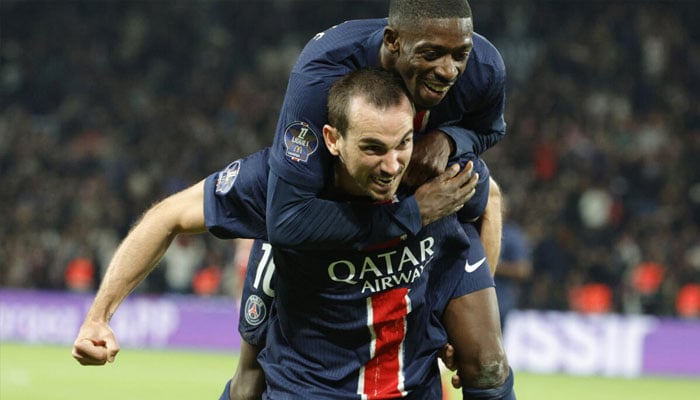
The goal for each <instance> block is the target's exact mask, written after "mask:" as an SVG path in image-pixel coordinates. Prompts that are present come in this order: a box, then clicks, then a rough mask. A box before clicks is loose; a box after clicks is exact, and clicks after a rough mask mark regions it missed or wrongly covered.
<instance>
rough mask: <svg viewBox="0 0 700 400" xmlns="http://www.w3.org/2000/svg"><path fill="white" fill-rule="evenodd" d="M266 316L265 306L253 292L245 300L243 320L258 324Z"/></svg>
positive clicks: (254, 324)
mask: <svg viewBox="0 0 700 400" xmlns="http://www.w3.org/2000/svg"><path fill="white" fill-rule="evenodd" d="M266 316H267V308H266V307H265V303H264V302H263V301H262V299H261V298H260V297H259V296H257V295H255V294H253V295H250V296H249V297H248V300H246V301H245V320H246V322H247V323H248V324H250V325H252V326H256V325H260V323H261V322H263V321H264V320H265V317H266Z"/></svg>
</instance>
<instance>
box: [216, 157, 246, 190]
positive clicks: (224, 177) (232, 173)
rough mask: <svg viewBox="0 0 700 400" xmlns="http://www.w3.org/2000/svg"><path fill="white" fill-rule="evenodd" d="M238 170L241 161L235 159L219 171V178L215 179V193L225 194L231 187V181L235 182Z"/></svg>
mask: <svg viewBox="0 0 700 400" xmlns="http://www.w3.org/2000/svg"><path fill="white" fill-rule="evenodd" d="M240 170H241V161H240V160H236V161H234V162H232V163H231V164H229V165H228V166H227V167H226V168H225V169H224V170H223V171H221V172H219V179H217V180H216V193H218V194H227V193H228V192H229V190H231V188H232V187H233V183H234V182H236V178H237V177H238V172H239V171H240Z"/></svg>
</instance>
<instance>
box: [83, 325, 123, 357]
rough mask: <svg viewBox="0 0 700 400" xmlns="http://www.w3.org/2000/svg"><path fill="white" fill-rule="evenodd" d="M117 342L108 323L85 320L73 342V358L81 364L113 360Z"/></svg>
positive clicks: (117, 347)
mask: <svg viewBox="0 0 700 400" xmlns="http://www.w3.org/2000/svg"><path fill="white" fill-rule="evenodd" d="M118 352H119V344H118V343H117V339H116V337H115V336H114V332H112V328H110V327H109V324H107V323H106V322H105V323H100V322H88V321H85V322H84V323H83V325H82V326H81V327H80V331H78V336H77V337H76V339H75V342H73V358H75V359H76V360H77V361H78V362H79V363H80V364H81V365H104V364H105V363H108V362H110V363H111V362H114V358H115V357H116V356H117V353H118Z"/></svg>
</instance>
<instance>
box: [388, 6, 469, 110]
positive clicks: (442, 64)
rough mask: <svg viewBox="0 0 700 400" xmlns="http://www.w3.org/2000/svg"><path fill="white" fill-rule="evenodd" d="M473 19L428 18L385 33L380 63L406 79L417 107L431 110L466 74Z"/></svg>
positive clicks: (392, 28)
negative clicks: (463, 74)
mask: <svg viewBox="0 0 700 400" xmlns="http://www.w3.org/2000/svg"><path fill="white" fill-rule="evenodd" d="M473 33H474V30H473V26H472V19H471V18H428V19H423V20H422V21H421V22H417V23H415V24H406V25H405V26H403V25H402V26H401V27H400V28H399V27H392V26H388V27H387V28H386V29H385V31H384V43H383V49H382V55H381V57H382V60H381V63H382V65H383V66H384V67H385V68H393V69H394V70H396V71H397V72H398V73H399V74H400V75H401V77H402V78H403V80H404V82H405V84H406V86H407V87H408V91H409V92H410V93H411V96H412V97H413V101H414V103H415V104H416V107H418V108H423V109H425V108H431V107H434V106H436V105H437V104H438V103H440V102H441V101H442V99H444V98H445V95H446V94H447V91H448V90H449V89H450V87H452V85H453V84H454V83H455V82H456V81H457V79H458V78H459V77H460V76H461V75H462V73H464V69H465V68H466V66H467V59H468V58H469V53H470V52H471V49H472V45H473V43H472V37H473Z"/></svg>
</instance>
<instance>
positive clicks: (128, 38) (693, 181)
mask: <svg viewBox="0 0 700 400" xmlns="http://www.w3.org/2000/svg"><path fill="white" fill-rule="evenodd" d="M471 3H472V9H473V12H474V15H475V18H474V20H475V30H476V31H477V32H479V33H481V34H484V35H485V36H486V37H488V38H489V39H491V40H492V41H493V42H494V44H495V45H496V46H497V47H498V48H499V49H500V50H501V53H502V54H503V57H504V60H505V62H506V65H507V68H508V101H507V108H506V119H507V122H508V123H509V129H508V132H509V134H508V136H507V137H506V138H505V139H504V140H503V141H502V143H500V144H499V145H498V146H496V147H495V148H493V149H491V150H489V152H488V153H487V154H486V155H485V157H484V158H485V159H486V160H487V161H488V163H489V166H490V168H491V171H492V173H493V175H494V177H495V178H497V180H498V181H499V183H500V184H501V186H502V187H503V190H504V192H505V193H506V194H507V196H508V198H509V205H510V213H509V218H510V219H512V220H513V221H516V222H517V223H519V224H520V225H521V226H522V228H523V230H524V232H525V233H526V235H527V238H528V241H529V242H530V243H531V245H532V250H533V251H532V263H533V267H534V273H533V275H532V277H531V279H530V280H529V281H528V282H527V283H526V284H524V285H523V287H522V297H521V303H520V308H521V309H523V310H534V311H533V312H538V313H539V314H527V313H523V314H519V316H520V317H521V318H531V319H530V320H527V321H530V323H536V324H538V325H537V326H542V324H543V323H544V324H546V323H550V322H551V321H552V319H551V318H550V317H549V316H550V315H552V314H547V313H548V312H550V311H556V312H559V313H560V314H556V315H558V317H552V318H559V317H561V318H564V319H566V318H568V317H567V316H570V315H576V316H582V315H583V314H582V313H585V312H591V311H604V312H609V313H612V314H605V315H615V316H620V318H631V321H647V320H645V319H642V320H638V319H635V318H645V317H650V318H654V321H670V322H671V323H680V324H682V325H679V326H681V327H682V328H681V330H682V332H681V333H679V334H678V335H676V336H675V337H676V338H682V339H683V340H681V341H684V342H683V343H682V346H685V347H682V348H680V350H678V351H677V353H676V354H680V353H681V352H682V350H683V349H686V348H687V349H692V348H697V347H698V346H699V345H698V343H699V342H700V335H698V334H697V332H698V330H697V323H698V322H697V317H698V315H699V313H700V311H699V310H700V299H698V297H699V296H700V295H699V294H698V292H699V291H700V289H698V288H699V287H700V286H698V285H700V232H699V230H700V160H699V159H698V157H697V154H700V98H699V97H700V95H699V93H700V26H699V25H698V24H697V15H699V14H698V13H699V12H700V4H698V3H697V2H694V1H663V2H662V1H611V2H602V1H600V2H598V1H594V2H590V1H588V2H582V1H573V0H572V1H564V0H561V1H553V0H552V1H536V0H518V1H472V2H471ZM386 11H387V6H386V2H384V1H312V0H304V1H301V0H300V1H292V0H277V1H272V0H265V1H257V2H255V1H213V0H212V1H208V0H197V1H176V2H167V1H36V0H3V1H2V2H0V12H1V13H0V90H1V93H2V96H1V97H0V187H2V191H0V217H1V218H2V224H0V286H1V287H2V289H0V291H2V294H3V296H4V297H2V298H0V300H2V301H4V302H3V303H0V307H1V308H0V312H1V313H0V318H2V322H3V324H2V325H3V326H4V327H3V329H2V330H0V332H1V333H2V336H0V339H1V340H2V341H3V343H8V342H11V341H17V340H19V341H22V339H18V338H17V337H16V336H13V335H14V334H16V333H17V332H14V331H12V329H11V328H9V327H10V325H11V323H10V322H11V318H14V317H10V316H11V315H15V314H13V310H12V309H11V306H10V305H9V304H10V302H9V300H7V299H9V297H8V296H10V295H12V294H13V293H21V294H26V293H30V294H37V296H40V295H39V294H38V293H39V292H34V291H39V290H41V291H49V292H48V293H52V294H53V293H56V291H60V292H61V293H70V294H81V293H82V294H85V295H86V296H89V294H90V293H91V292H92V291H93V290H94V288H95V287H96V285H97V283H98V282H99V279H100V277H101V274H102V272H103V270H104V268H105V267H106V263H107V261H108V260H109V258H110V256H111V254H112V252H113V251H114V249H115V247H116V245H117V244H118V242H119V240H120V239H121V238H122V237H123V236H124V235H125V234H126V232H127V231H128V229H129V227H130V226H131V224H133V223H134V222H135V220H136V219H137V218H138V217H139V215H140V213H141V212H143V211H144V210H145V209H146V208H147V207H148V206H149V205H150V204H152V203H153V202H154V201H156V200H158V199H160V198H162V197H164V196H167V195H168V194H170V193H173V192H175V191H177V190H179V189H182V188H184V187H186V186H188V185H190V184H192V183H194V182H196V181H197V180H199V179H201V178H203V177H204V176H206V175H208V174H210V173H212V172H214V171H216V170H218V169H220V168H223V167H224V166H225V165H226V164H227V163H228V162H230V161H231V160H234V159H236V158H238V157H241V156H243V155H246V154H249V153H251V152H253V151H255V150H257V149H259V148H262V147H264V146H266V145H268V144H270V142H271V139H272V134H273V132H274V127H275V123H276V120H277V113H278V110H279V106H280V104H281V100H282V96H283V93H284V89H285V84H286V79H287V73H288V71H289V69H290V67H291V65H292V63H293V62H294V60H295V58H296V56H297V54H298V52H299V51H300V49H301V46H303V44H304V43H305V42H306V40H308V39H309V38H310V37H312V36H313V35H314V34H315V33H316V32H318V31H319V30H322V29H325V28H327V27H329V26H331V25H333V24H336V23H339V22H342V21H343V20H346V19H352V18H364V17H381V16H385V15H386ZM237 246H238V244H237V243H234V242H227V241H220V240H216V239H214V238H212V237H210V236H207V235H199V236H191V237H183V238H179V239H178V240H177V241H176V242H175V243H174V245H173V246H172V248H171V250H169V252H168V254H167V255H166V256H165V258H164V259H163V261H162V262H161V265H160V267H159V268H158V269H157V270H156V271H155V272H154V273H153V274H152V275H151V276H150V277H149V278H148V280H147V281H146V282H145V283H144V284H143V285H141V286H140V287H139V288H138V290H137V293H136V294H135V295H136V296H140V295H144V296H148V298H153V296H154V295H172V294H181V295H185V296H187V297H189V296H191V297H193V298H195V297H196V298H197V299H201V298H202V297H205V298H207V299H210V300H212V301H216V300H217V299H219V300H220V299H222V298H223V299H230V300H231V301H234V302H235V299H236V298H237V296H238V293H239V288H238V284H239V280H240V279H239V278H240V265H241V260H240V257H241V254H244V252H243V251H239V250H238V247H237ZM591 284H594V285H591ZM600 284H602V286H600ZM600 287H603V288H604V289H605V291H604V295H603V296H602V303H601V302H600V301H599V300H600V299H601V298H600V297H596V296H595V294H596V293H598V292H595V291H594V290H593V291H591V289H595V288H600ZM14 289H21V290H23V291H21V292H14V291H13V290H14ZM27 291H29V292H27ZM8 293H9V294H8ZM587 294H592V297H590V298H589V297H587ZM607 295H609V296H610V297H609V298H608V297H607ZM165 297H167V296H165ZM32 298H34V297H33V295H32ZM591 299H593V300H591ZM51 301H53V300H51ZM12 304H14V303H12ZM47 304H52V303H51V302H49V303H47ZM568 311H575V312H577V314H568V313H567V312H568ZM118 315H119V313H118ZM532 315H535V316H534V317H532ZM584 317H585V316H582V317H581V318H584ZM144 318H145V317H144ZM533 318H534V319H533ZM576 318H578V317H576ZM603 318H605V317H603ZM543 321H544V322H543ZM567 321H568V320H567ZM585 321H588V320H585ZM625 321H627V319H625ZM595 323H597V322H595ZM36 324H38V325H41V324H42V320H41V319H39V320H38V321H36ZM58 324H60V321H59V322H58ZM556 324H558V323H556ZM611 324H612V325H611V326H618V325H615V324H616V322H613V323H611ZM231 326H233V325H231ZM556 326H559V325H556ZM606 326H607V325H606ZM688 327H691V328H688ZM692 327H695V328H692ZM25 328H26V326H25ZM693 329H696V330H693ZM46 332H48V333H46V334H44V335H39V336H36V335H35V336H33V338H34V339H28V340H27V341H30V342H34V343H42V342H45V343H63V342H65V338H64V337H60V338H56V337H52V332H53V331H51V330H50V329H48V330H46ZM227 332H228V331H227ZM615 332H619V331H615ZM123 334H124V335H128V333H123ZM230 334H231V335H235V331H234V328H231V329H230ZM202 335H203V336H202V337H206V333H202ZM612 335H615V333H613V334H612ZM59 336H60V335H59ZM67 336H69V335H67ZM563 342H564V340H563V339H562V343H563ZM127 343H129V341H127ZM133 343H135V346H143V347H152V346H155V347H158V346H161V345H163V343H153V342H148V341H146V342H138V341H137V340H135V341H134V342H133ZM166 344H167V343H166ZM232 345H234V346H235V343H234V344H232ZM562 346H563V345H562ZM4 353H5V351H2V352H0V357H2V356H3V354H4ZM66 356H67V353H66ZM671 362H672V361H671ZM0 366H2V369H4V370H5V371H8V369H7V368H8V364H7V358H5V361H3V362H2V364H0ZM564 372H571V371H566V370H565V371H564ZM593 372H594V373H600V371H599V370H594V371H593ZM623 375H624V374H623ZM4 379H7V375H4ZM1 383H2V382H0V388H2V387H7V385H2V384H1Z"/></svg>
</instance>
